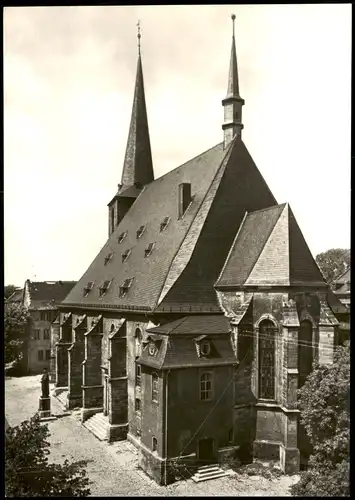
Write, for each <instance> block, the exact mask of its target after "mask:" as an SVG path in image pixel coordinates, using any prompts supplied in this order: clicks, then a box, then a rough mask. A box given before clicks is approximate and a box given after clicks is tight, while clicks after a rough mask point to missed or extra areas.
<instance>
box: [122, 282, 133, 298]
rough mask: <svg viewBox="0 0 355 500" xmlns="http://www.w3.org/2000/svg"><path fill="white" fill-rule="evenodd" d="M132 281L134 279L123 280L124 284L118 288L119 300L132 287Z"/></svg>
mask: <svg viewBox="0 0 355 500" xmlns="http://www.w3.org/2000/svg"><path fill="white" fill-rule="evenodd" d="M133 279H134V278H128V279H126V280H124V282H123V283H122V285H121V286H120V297H121V298H122V297H124V296H125V295H126V294H127V292H128V290H129V289H130V287H131V285H132V282H133Z"/></svg>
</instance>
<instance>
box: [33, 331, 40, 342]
mask: <svg viewBox="0 0 355 500" xmlns="http://www.w3.org/2000/svg"><path fill="white" fill-rule="evenodd" d="M33 338H34V339H35V340H39V339H40V336H39V329H36V330H33Z"/></svg>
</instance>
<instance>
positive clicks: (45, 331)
mask: <svg viewBox="0 0 355 500" xmlns="http://www.w3.org/2000/svg"><path fill="white" fill-rule="evenodd" d="M43 340H49V330H48V328H45V329H44V330H43Z"/></svg>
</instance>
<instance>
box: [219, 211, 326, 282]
mask: <svg viewBox="0 0 355 500" xmlns="http://www.w3.org/2000/svg"><path fill="white" fill-rule="evenodd" d="M301 284H302V285H316V286H326V283H325V281H324V279H323V276H322V274H321V272H320V270H319V268H318V266H317V264H316V262H315V260H314V258H313V256H312V254H311V252H310V250H309V248H308V246H307V243H306V242H305V240H304V238H303V235H302V233H301V231H300V229H299V227H298V225H297V222H296V219H295V217H294V215H293V213H292V210H291V208H290V207H289V205H288V204H282V205H277V206H274V207H270V208H268V209H265V210H259V211H257V212H252V213H249V214H247V215H246V217H245V219H244V221H243V224H242V225H241V227H240V229H239V231H238V234H237V236H236V238H235V241H234V243H233V246H232V248H231V251H230V253H229V255H228V258H227V260H226V263H225V265H224V267H223V270H222V272H221V275H220V277H219V278H218V280H217V282H216V287H217V288H218V287H223V286H258V285H270V286H284V285H301Z"/></svg>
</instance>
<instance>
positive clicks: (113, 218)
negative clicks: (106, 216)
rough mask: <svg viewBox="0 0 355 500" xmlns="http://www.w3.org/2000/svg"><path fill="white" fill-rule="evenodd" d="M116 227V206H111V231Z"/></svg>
mask: <svg viewBox="0 0 355 500" xmlns="http://www.w3.org/2000/svg"><path fill="white" fill-rule="evenodd" d="M114 229H115V207H112V208H111V231H113V230H114Z"/></svg>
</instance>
